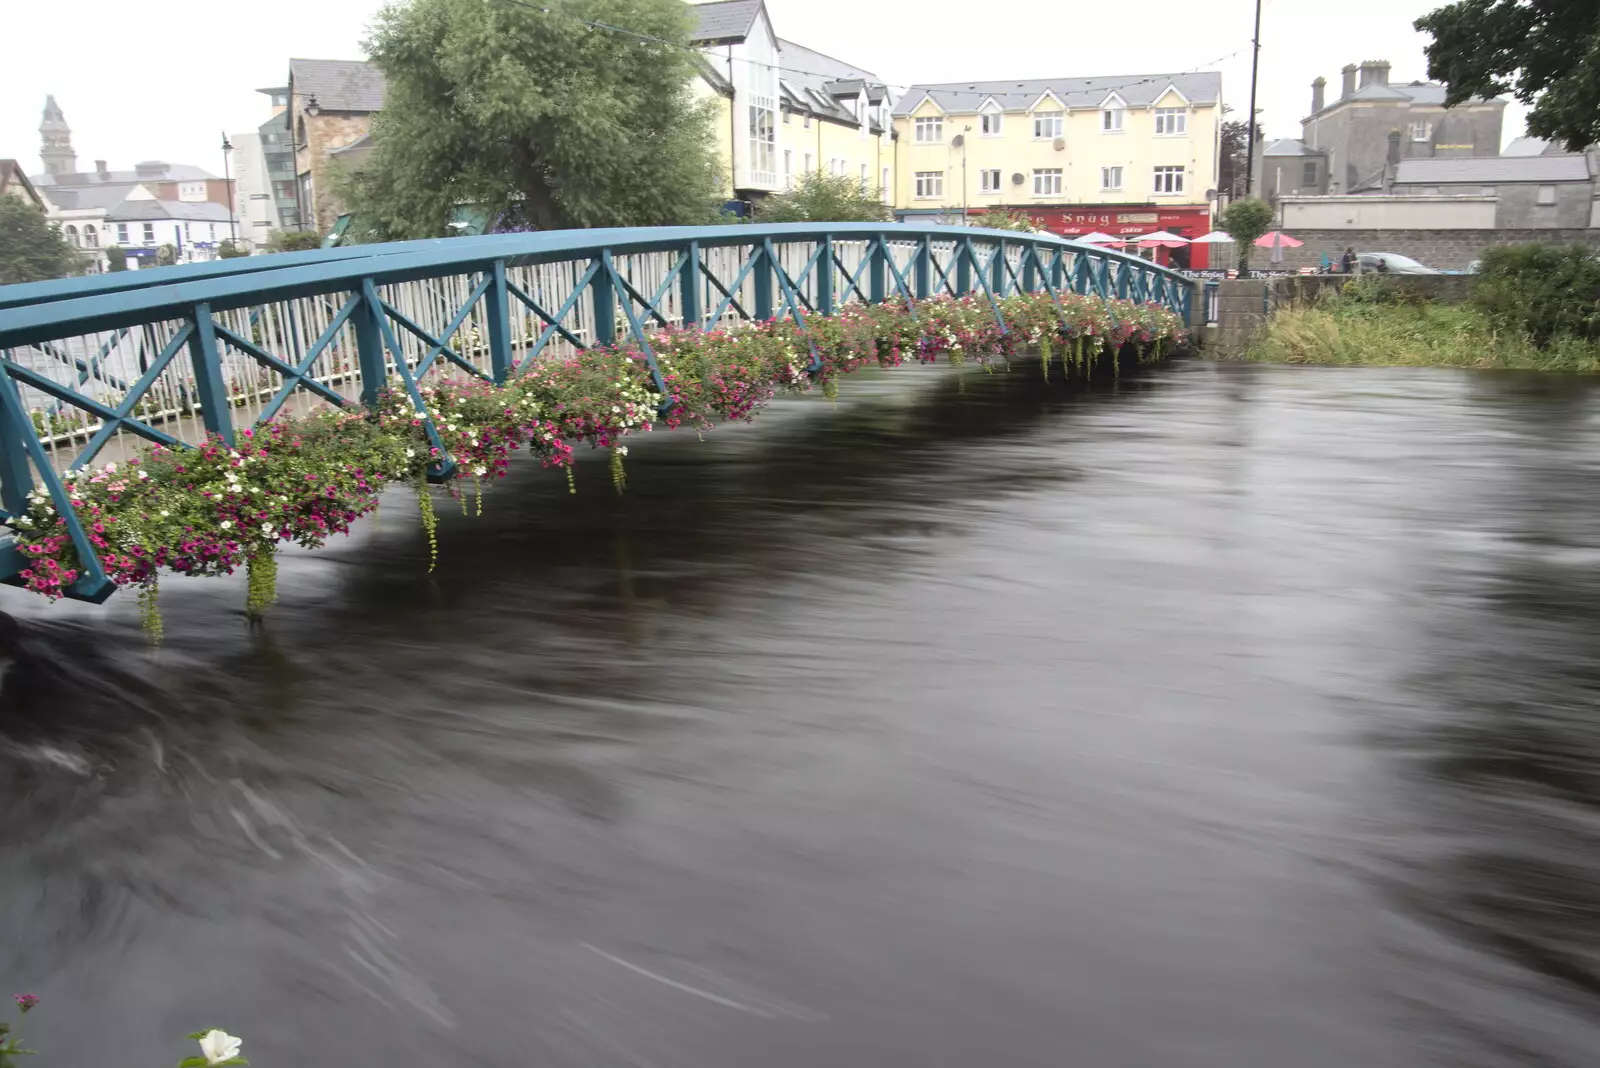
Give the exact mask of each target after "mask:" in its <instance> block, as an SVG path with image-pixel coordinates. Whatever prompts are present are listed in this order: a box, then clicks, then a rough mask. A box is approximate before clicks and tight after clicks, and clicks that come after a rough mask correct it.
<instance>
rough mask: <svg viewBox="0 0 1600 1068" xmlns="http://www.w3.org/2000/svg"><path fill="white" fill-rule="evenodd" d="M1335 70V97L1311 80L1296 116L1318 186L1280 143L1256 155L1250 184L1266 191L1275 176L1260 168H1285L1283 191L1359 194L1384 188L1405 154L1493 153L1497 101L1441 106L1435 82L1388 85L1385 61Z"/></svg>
mask: <svg viewBox="0 0 1600 1068" xmlns="http://www.w3.org/2000/svg"><path fill="white" fill-rule="evenodd" d="M1341 73H1342V75H1343V81H1342V84H1341V86H1340V91H1339V96H1338V98H1337V99H1335V100H1333V101H1331V102H1330V101H1328V100H1327V99H1326V90H1327V82H1326V81H1324V80H1323V79H1322V78H1318V79H1317V80H1316V81H1314V82H1312V83H1311V114H1310V115H1308V116H1307V117H1306V118H1304V119H1302V120H1301V121H1300V130H1301V132H1300V138H1299V141H1298V145H1299V146H1300V148H1299V150H1298V154H1299V155H1303V156H1315V157H1318V158H1320V159H1321V161H1322V166H1321V167H1320V168H1319V169H1318V174H1319V176H1320V179H1319V183H1318V184H1317V187H1316V188H1312V187H1311V184H1310V183H1308V182H1306V181H1305V180H1304V179H1305V178H1306V176H1307V175H1309V173H1310V172H1309V170H1308V169H1307V167H1306V162H1307V161H1306V160H1305V159H1299V160H1298V161H1295V160H1292V159H1290V156H1291V155H1292V154H1294V153H1292V152H1291V150H1290V149H1291V146H1285V147H1284V148H1283V150H1282V151H1280V152H1279V153H1278V154H1276V155H1268V154H1266V153H1263V155H1262V157H1261V162H1262V167H1261V169H1260V170H1259V171H1258V172H1257V173H1258V181H1259V184H1258V185H1257V188H1258V189H1260V190H1261V191H1262V192H1263V193H1267V194H1271V193H1272V192H1273V191H1274V189H1275V188H1276V187H1277V186H1278V185H1279V183H1280V178H1279V176H1278V175H1277V174H1274V175H1272V176H1270V177H1269V176H1268V175H1267V174H1266V171H1267V169H1268V168H1269V167H1272V166H1277V167H1279V168H1280V169H1281V168H1282V167H1283V166H1288V167H1290V172H1289V174H1288V175H1287V176H1286V177H1289V178H1296V179H1298V180H1297V181H1294V182H1293V183H1290V182H1288V181H1287V180H1283V181H1282V183H1281V184H1282V188H1283V193H1284V194H1287V193H1288V192H1289V190H1290V189H1291V188H1293V189H1298V190H1300V191H1301V192H1302V193H1308V194H1309V193H1359V192H1363V191H1366V190H1381V189H1383V188H1384V187H1385V186H1386V185H1387V184H1388V183H1389V182H1390V181H1391V180H1392V179H1393V177H1394V174H1395V168H1396V167H1397V166H1398V165H1399V164H1400V163H1402V162H1404V161H1406V160H1413V159H1451V158H1461V157H1482V156H1497V155H1499V154H1500V136H1501V126H1502V121H1503V119H1504V113H1505V107H1506V102H1505V101H1504V100H1479V99H1474V100H1468V101H1466V102H1464V103H1462V104H1459V105H1457V106H1456V107H1453V108H1447V107H1445V106H1444V97H1445V87H1444V86H1442V85H1436V84H1434V83H1432V82H1421V81H1414V82H1408V83H1406V84H1404V85H1397V84H1391V83H1390V81H1389V62H1388V61H1387V60H1369V61H1367V62H1365V63H1362V64H1361V65H1360V66H1359V67H1357V66H1356V65H1355V64H1350V65H1348V66H1346V67H1345V68H1344V70H1343V71H1342V72H1341ZM1358 79H1359V80H1358ZM1275 144H1280V145H1281V144H1283V143H1282V142H1275ZM1269 147H1270V146H1269ZM1269 160H1274V161H1279V162H1277V163H1275V164H1273V163H1269V162H1268V161H1269ZM1295 169H1298V171H1299V173H1298V174H1296V173H1295Z"/></svg>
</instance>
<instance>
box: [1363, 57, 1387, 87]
mask: <svg viewBox="0 0 1600 1068" xmlns="http://www.w3.org/2000/svg"><path fill="white" fill-rule="evenodd" d="M1388 84H1389V61H1388V60H1387V59H1368V60H1364V61H1363V62H1362V64H1361V87H1362V88H1363V89H1365V88H1366V87H1367V86H1369V85H1388Z"/></svg>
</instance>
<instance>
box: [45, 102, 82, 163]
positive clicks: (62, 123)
mask: <svg viewBox="0 0 1600 1068" xmlns="http://www.w3.org/2000/svg"><path fill="white" fill-rule="evenodd" d="M39 158H40V159H42V160H44V172H45V173H46V174H52V175H53V174H72V173H73V172H75V171H76V170H77V169H78V154H77V153H76V152H74V151H72V130H71V129H70V128H68V126H67V119H66V116H64V115H62V114H61V106H60V105H59V104H57V103H56V98H55V97H53V96H47V97H45V98H44V120H43V121H42V122H40V123H39Z"/></svg>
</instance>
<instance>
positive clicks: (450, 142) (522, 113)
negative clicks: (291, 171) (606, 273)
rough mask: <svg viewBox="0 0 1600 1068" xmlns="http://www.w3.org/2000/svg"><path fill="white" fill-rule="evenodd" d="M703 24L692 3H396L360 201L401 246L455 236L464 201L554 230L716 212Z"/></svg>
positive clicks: (359, 177) (357, 176) (382, 43)
mask: <svg viewBox="0 0 1600 1068" xmlns="http://www.w3.org/2000/svg"><path fill="white" fill-rule="evenodd" d="M580 18H582V19H587V20H589V21H591V22H598V23H605V24H607V25H610V26H620V27H626V28H627V30H629V31H632V32H633V33H636V34H639V35H641V36H639V37H635V36H631V35H630V34H625V33H618V32H614V31H609V30H604V29H595V28H591V27H590V26H589V25H586V24H585V23H584V22H582V21H579V19H580ZM692 18H693V15H692V13H691V12H690V10H689V8H688V5H686V4H683V3H681V2H680V0H541V2H540V3H539V4H532V3H530V4H520V3H515V2H511V0H497V2H489V0H401V2H397V3H392V4H390V5H389V6H388V7H386V8H384V9H383V10H382V11H381V12H380V13H379V14H378V16H377V20H376V23H375V25H374V28H373V32H372V36H371V38H370V39H369V40H368V41H367V50H368V52H369V53H370V54H371V56H372V61H373V62H374V63H376V64H377V65H378V67H380V68H381V69H382V70H383V72H384V75H385V77H386V78H387V80H388V89H387V91H386V95H385V100H384V109H383V111H382V112H381V113H380V114H379V115H378V116H377V118H376V120H375V121H374V123H373V140H374V142H375V144H374V147H373V150H372V153H371V155H369V156H368V157H367V159H366V160H365V161H364V162H363V164H362V166H361V168H360V169H359V170H358V171H356V172H355V173H353V174H352V175H351V176H350V179H351V180H350V185H349V189H348V194H347V195H348V202H349V207H350V210H351V211H352V212H354V213H356V214H357V215H358V216H360V217H361V218H362V220H363V222H364V223H365V225H366V226H367V227H368V228H369V229H370V230H372V231H375V232H377V233H380V234H382V235H383V236H386V237H389V238H392V239H404V238H417V237H440V236H445V235H447V234H448V233H449V230H448V224H449V221H450V214H451V210H452V208H453V207H454V206H455V205H457V204H474V205H480V206H482V207H483V208H484V209H486V210H487V211H488V212H489V213H490V216H491V217H493V218H498V217H500V216H501V215H503V214H504V213H505V212H506V211H507V210H508V209H511V208H513V207H515V208H516V209H517V211H518V212H519V213H520V215H521V216H522V218H524V219H525V220H526V221H527V223H528V224H529V225H530V226H532V227H534V228H537V229H541V230H548V229H560V228H565V227H581V226H640V225H652V224H670V223H692V222H702V221H704V220H705V218H706V217H707V205H708V204H710V203H711V202H712V199H713V195H714V193H715V181H716V179H715V172H714V169H713V168H714V164H713V156H712V147H711V146H712V140H711V120H712V110H713V109H712V107H711V106H710V105H709V104H701V103H697V102H696V101H695V100H694V98H693V96H692V95H691V90H690V84H691V80H692V79H693V78H694V77H695V76H696V67H695V55H694V53H693V51H692V50H691V49H689V48H688V42H689V29H690V25H691V20H692ZM644 38H650V39H644Z"/></svg>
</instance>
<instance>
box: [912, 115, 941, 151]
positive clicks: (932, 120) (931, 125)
mask: <svg viewBox="0 0 1600 1068" xmlns="http://www.w3.org/2000/svg"><path fill="white" fill-rule="evenodd" d="M912 132H913V135H914V140H915V141H916V143H917V144H919V145H936V144H938V143H939V142H941V141H943V140H944V116H942V115H918V116H917V117H916V118H915V119H914V120H912Z"/></svg>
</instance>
